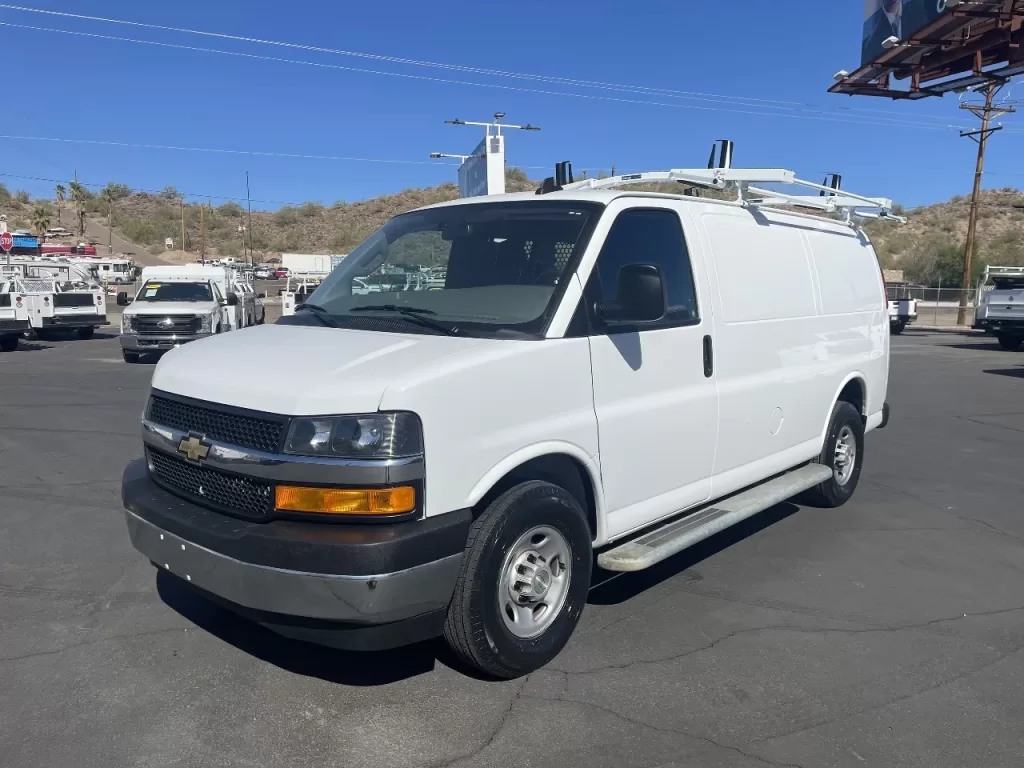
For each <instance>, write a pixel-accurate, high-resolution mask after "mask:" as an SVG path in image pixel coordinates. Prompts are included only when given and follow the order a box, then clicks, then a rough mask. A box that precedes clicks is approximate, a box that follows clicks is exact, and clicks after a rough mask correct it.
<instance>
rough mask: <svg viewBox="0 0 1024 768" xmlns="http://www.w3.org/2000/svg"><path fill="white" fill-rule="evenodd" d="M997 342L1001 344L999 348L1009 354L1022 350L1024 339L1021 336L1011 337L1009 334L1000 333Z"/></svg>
mask: <svg viewBox="0 0 1024 768" xmlns="http://www.w3.org/2000/svg"><path fill="white" fill-rule="evenodd" d="M996 340H997V341H998V342H999V346H1000V347H1002V348H1003V349H1005V350H1006V351H1008V352H1015V351H1016V350H1018V349H1020V345H1021V343H1022V342H1024V338H1022V337H1020V336H1011V335H1010V334H1008V333H1000V334H999V335H998V336H996Z"/></svg>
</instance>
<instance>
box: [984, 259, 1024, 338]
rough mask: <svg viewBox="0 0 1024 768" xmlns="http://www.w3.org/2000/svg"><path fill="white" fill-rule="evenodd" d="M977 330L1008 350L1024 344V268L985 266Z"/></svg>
mask: <svg viewBox="0 0 1024 768" xmlns="http://www.w3.org/2000/svg"><path fill="white" fill-rule="evenodd" d="M973 327H974V328H977V329H979V330H983V331H985V332H987V333H990V334H992V335H993V336H995V337H996V340H997V341H998V342H999V346H1000V347H1002V348H1003V349H1006V350H1010V351H1013V350H1017V349H1020V346H1021V344H1022V343H1024V267H985V274H984V275H983V276H982V278H981V282H979V283H978V306H977V308H976V309H975V311H974V325H973Z"/></svg>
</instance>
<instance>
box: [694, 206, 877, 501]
mask: <svg viewBox="0 0 1024 768" xmlns="http://www.w3.org/2000/svg"><path fill="white" fill-rule="evenodd" d="M700 218H701V223H702V225H703V228H704V230H705V233H706V237H707V242H708V247H709V251H710V259H709V260H710V261H711V262H712V263H713V264H714V270H713V272H712V274H713V278H714V280H715V282H716V292H717V294H718V295H719V296H720V297H721V298H720V307H721V312H720V315H721V318H720V322H718V323H717V324H716V328H715V332H716V338H715V349H716V354H715V358H716V360H715V361H716V368H717V371H716V372H717V375H718V381H719V391H720V396H721V414H722V415H721V421H720V424H721V426H720V429H719V441H718V451H717V456H716V461H715V473H714V478H713V481H712V492H713V494H714V495H715V496H721V495H723V494H727V493H731V492H733V491H735V490H738V489H740V488H743V487H745V486H747V485H750V484H752V483H755V482H758V481H760V480H762V479H764V477H765V476H767V475H770V474H773V473H776V472H780V471H783V470H786V469H789V468H790V467H792V466H794V465H796V464H799V463H802V462H804V461H807V460H809V459H812V458H814V457H815V456H816V455H817V454H818V453H819V452H820V450H821V444H822V440H823V437H824V432H825V429H826V427H827V424H828V420H829V417H830V415H831V411H832V406H833V403H834V401H835V398H836V396H837V395H838V393H839V391H840V390H841V388H842V386H843V385H844V384H845V383H846V382H847V381H849V380H850V379H851V378H862V379H863V380H864V381H865V383H866V385H867V386H866V390H867V392H866V395H867V397H866V400H867V408H866V412H867V413H868V414H871V413H874V412H875V411H880V410H881V408H882V403H883V402H884V400H885V388H886V384H887V377H888V317H887V313H886V311H885V306H884V302H883V294H884V291H883V288H882V285H881V277H880V274H879V270H878V263H877V259H876V258H875V254H874V251H873V250H872V248H871V244H870V242H868V240H867V239H866V238H865V237H864V236H863V235H860V234H858V233H856V232H854V231H852V230H850V229H848V228H846V227H844V226H842V225H840V224H838V223H837V224H833V223H831V222H827V221H819V220H814V219H812V218H809V217H802V216H794V215H790V214H786V213H784V212H777V211H765V210H761V211H754V212H750V211H746V210H743V209H725V208H723V207H720V206H716V207H714V208H712V207H711V206H708V207H707V208H706V209H705V210H704V212H703V215H702V216H701V217H700Z"/></svg>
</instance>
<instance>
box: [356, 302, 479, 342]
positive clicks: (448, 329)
mask: <svg viewBox="0 0 1024 768" xmlns="http://www.w3.org/2000/svg"><path fill="white" fill-rule="evenodd" d="M349 312H394V313H396V314H399V315H401V316H402V317H404V318H407V319H409V320H412V321H413V322H414V323H416V324H418V325H422V326H423V327H425V328H432V329H434V330H435V331H440V332H441V333H443V334H445V335H446V336H458V335H459V327H458V326H457V325H445V324H444V323H439V322H437V321H435V320H431V319H430V318H429V317H424V315H436V314H437V312H435V311H434V310H432V309H423V308H422V307H403V306H401V305H399V304H366V305H364V306H361V307H352V308H351V309H350V310H349Z"/></svg>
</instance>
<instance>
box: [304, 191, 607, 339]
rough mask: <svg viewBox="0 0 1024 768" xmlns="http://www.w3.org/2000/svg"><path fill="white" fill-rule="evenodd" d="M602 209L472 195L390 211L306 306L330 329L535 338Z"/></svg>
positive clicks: (312, 296)
mask: <svg viewBox="0 0 1024 768" xmlns="http://www.w3.org/2000/svg"><path fill="white" fill-rule="evenodd" d="M602 207H603V206H601V205H599V204H595V203H579V202H560V201H536V202H515V203H486V202H481V203H473V204H466V205H453V206H446V207H441V208H433V209H429V210H425V211H416V212H413V213H407V214H404V215H402V216H397V217H396V218H394V219H391V220H390V221H389V222H387V223H386V224H385V225H384V226H383V227H381V228H380V229H379V230H377V231H376V232H375V233H374V234H372V235H370V237H369V238H368V239H367V240H365V241H364V242H363V243H362V244H361V245H360V246H358V247H357V248H356V249H355V250H353V251H352V252H351V253H350V254H349V255H348V256H346V257H345V259H344V260H343V261H342V262H341V264H340V265H339V266H338V267H337V268H336V269H335V270H334V271H333V272H332V273H331V274H330V275H329V276H328V277H327V278H326V279H325V280H324V282H323V284H321V285H320V287H319V288H317V289H316V291H314V292H313V293H312V295H311V296H310V297H309V299H308V300H307V305H309V306H308V307H307V308H306V309H309V310H312V313H315V316H316V319H318V320H320V321H321V322H324V323H325V324H330V325H338V326H340V327H347V326H349V325H353V324H357V323H358V324H359V327H363V328H367V327H368V328H371V329H373V330H382V331H398V332H402V333H416V332H421V333H424V332H425V333H437V332H450V333H457V334H459V335H465V336H494V335H512V336H521V337H536V336H539V335H541V334H542V333H543V332H544V330H545V328H546V327H547V323H548V321H549V320H550V317H551V314H553V312H554V310H555V307H556V306H557V304H558V300H559V299H560V298H561V296H562V293H563V292H564V290H565V283H566V278H567V277H568V276H569V275H571V274H572V271H573V270H574V269H575V266H576V262H577V261H578V258H579V254H580V252H581V251H582V249H583V248H584V247H585V246H586V243H587V240H588V239H589V237H590V233H591V231H592V229H593V226H594V223H595V222H596V220H597V218H598V216H599V215H600V211H601V209H602ZM302 314H303V315H306V312H305V311H304V312H303V313H302ZM424 318H427V319H424ZM310 321H313V319H312V318H310ZM376 321H382V322H376ZM395 321H398V322H397V323H396V322H395ZM299 322H301V320H300V321H299Z"/></svg>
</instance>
